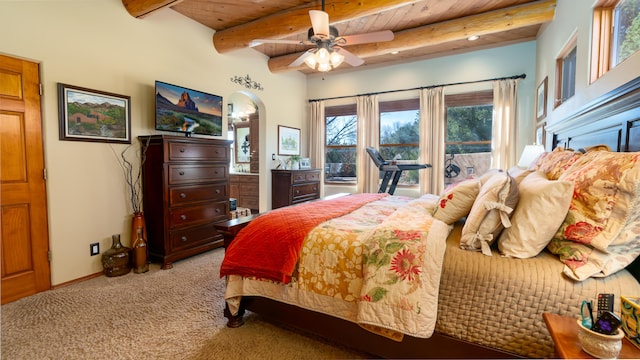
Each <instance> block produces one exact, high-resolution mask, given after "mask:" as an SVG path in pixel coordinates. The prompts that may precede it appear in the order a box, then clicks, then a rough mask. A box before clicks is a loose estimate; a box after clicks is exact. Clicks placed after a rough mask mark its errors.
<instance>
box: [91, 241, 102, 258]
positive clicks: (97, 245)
mask: <svg viewBox="0 0 640 360" xmlns="http://www.w3.org/2000/svg"><path fill="white" fill-rule="evenodd" d="M89 248H90V251H91V256H95V255H98V254H100V243H93V244H91V245H89Z"/></svg>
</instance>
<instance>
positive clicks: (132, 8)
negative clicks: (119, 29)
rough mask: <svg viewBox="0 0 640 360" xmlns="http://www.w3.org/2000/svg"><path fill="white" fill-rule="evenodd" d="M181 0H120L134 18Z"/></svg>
mask: <svg viewBox="0 0 640 360" xmlns="http://www.w3.org/2000/svg"><path fill="white" fill-rule="evenodd" d="M181 2H182V0H122V5H124V8H125V9H127V11H128V12H129V14H131V16H133V17H135V18H138V19H140V18H143V17H145V16H147V15H149V14H151V13H153V12H156V11H158V10H160V9H164V8H166V7H169V6H173V5H176V4H179V3H181Z"/></svg>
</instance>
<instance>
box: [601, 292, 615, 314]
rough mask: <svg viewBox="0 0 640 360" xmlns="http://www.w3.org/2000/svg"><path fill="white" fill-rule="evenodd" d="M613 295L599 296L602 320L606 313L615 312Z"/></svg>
mask: <svg viewBox="0 0 640 360" xmlns="http://www.w3.org/2000/svg"><path fill="white" fill-rule="evenodd" d="M613 298H614V295H613V294H598V316H597V318H600V316H602V314H603V313H604V312H607V311H613Z"/></svg>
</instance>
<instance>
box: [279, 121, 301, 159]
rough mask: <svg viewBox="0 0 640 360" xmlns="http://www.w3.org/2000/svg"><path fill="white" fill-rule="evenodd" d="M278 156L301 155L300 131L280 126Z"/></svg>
mask: <svg viewBox="0 0 640 360" xmlns="http://www.w3.org/2000/svg"><path fill="white" fill-rule="evenodd" d="M278 155H300V129H297V128H293V127H288V126H283V125H278Z"/></svg>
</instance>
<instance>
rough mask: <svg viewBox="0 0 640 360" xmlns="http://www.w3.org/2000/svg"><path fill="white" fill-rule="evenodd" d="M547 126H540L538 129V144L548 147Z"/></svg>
mask: <svg viewBox="0 0 640 360" xmlns="http://www.w3.org/2000/svg"><path fill="white" fill-rule="evenodd" d="M545 125H546V124H541V125H538V127H537V128H536V144H538V145H543V146H546V141H547V132H546V131H545Z"/></svg>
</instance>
